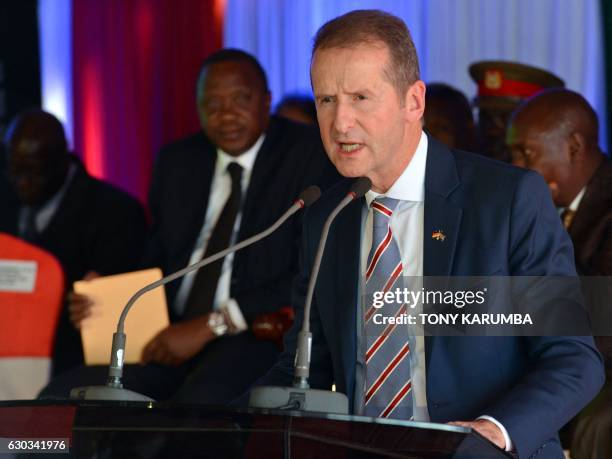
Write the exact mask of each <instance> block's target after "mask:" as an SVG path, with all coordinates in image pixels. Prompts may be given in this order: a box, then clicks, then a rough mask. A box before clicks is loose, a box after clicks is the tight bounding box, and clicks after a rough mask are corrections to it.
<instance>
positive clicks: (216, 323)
mask: <svg viewBox="0 0 612 459" xmlns="http://www.w3.org/2000/svg"><path fill="white" fill-rule="evenodd" d="M208 326H209V327H210V329H211V330H212V332H213V333H214V334H215V335H216V336H221V335H223V334H225V333H226V332H227V325H226V324H225V317H223V314H221V313H219V312H213V313H211V314H210V317H209V318H208Z"/></svg>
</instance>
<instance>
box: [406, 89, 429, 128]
mask: <svg viewBox="0 0 612 459" xmlns="http://www.w3.org/2000/svg"><path fill="white" fill-rule="evenodd" d="M404 104H405V107H406V120H407V121H410V122H417V121H418V122H420V120H421V119H422V118H423V113H424V112H425V83H424V82H423V81H421V80H418V81H415V82H414V83H413V84H412V85H411V86H410V87H409V88H408V91H406V96H405V98H404Z"/></svg>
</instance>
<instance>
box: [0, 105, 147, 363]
mask: <svg viewBox="0 0 612 459" xmlns="http://www.w3.org/2000/svg"><path fill="white" fill-rule="evenodd" d="M6 150H7V151H6V153H7V154H8V158H7V174H8V175H7V177H8V184H9V186H6V190H1V191H0V209H2V211H1V212H0V231H4V232H7V233H9V234H13V235H16V236H19V237H21V238H23V239H26V240H28V241H29V242H31V243H34V244H36V245H39V246H40V247H42V248H44V249H46V250H48V251H49V252H51V253H52V254H53V255H55V256H56V257H57V258H58V260H59V261H60V263H61V265H62V267H63V269H64V272H65V275H66V291H69V290H70V289H71V286H72V284H73V282H75V281H77V280H81V279H83V278H86V277H88V276H91V275H92V274H93V273H100V274H104V275H107V274H116V273H119V272H123V271H126V270H131V269H134V268H136V266H138V263H139V261H140V259H141V257H142V252H143V249H144V243H143V240H144V238H145V234H146V220H145V215H144V211H143V209H142V207H141V206H140V204H139V203H138V202H137V201H136V200H135V199H134V198H132V197H130V196H129V195H127V194H126V193H124V192H122V191H119V190H118V189H116V188H114V187H112V186H110V185H108V184H106V183H104V182H102V181H100V180H96V179H94V178H93V177H91V176H89V175H88V174H87V172H86V171H85V169H84V168H83V166H82V164H81V163H80V162H79V160H78V159H77V158H76V156H74V155H71V154H69V153H68V150H67V146H66V138H65V136H64V130H63V128H62V125H61V123H60V122H59V120H58V119H57V118H55V117H54V116H53V115H51V114H49V113H45V112H43V111H40V110H33V111H29V112H25V113H23V114H21V115H19V116H18V117H17V118H16V119H15V120H14V121H13V122H12V123H11V125H10V126H9V128H8V131H7V134H6ZM0 188H2V187H1V186H0ZM82 363H83V355H82V350H81V338H80V336H79V334H78V332H77V330H75V329H74V327H73V326H72V325H71V324H70V321H69V319H68V310H67V308H65V309H64V310H63V312H62V315H61V317H60V322H59V325H58V330H57V335H56V340H55V349H54V357H53V372H54V373H55V374H57V373H59V372H62V371H66V370H68V369H69V368H72V367H75V366H77V365H80V364H82Z"/></svg>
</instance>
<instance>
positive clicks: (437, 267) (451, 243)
mask: <svg viewBox="0 0 612 459" xmlns="http://www.w3.org/2000/svg"><path fill="white" fill-rule="evenodd" d="M428 142H429V147H428V150H427V165H426V169H425V217H424V226H423V237H424V241H423V276H424V286H425V287H426V284H427V282H426V281H427V276H450V274H451V273H452V269H453V259H454V255H455V249H456V246H457V241H458V237H459V227H460V225H461V215H462V209H461V208H460V207H459V206H458V204H456V203H455V202H453V201H452V200H451V199H450V198H451V194H452V193H453V192H454V191H455V190H456V189H457V188H459V186H460V182H459V176H458V173H457V166H456V162H455V158H454V157H453V154H452V152H451V151H450V150H448V149H447V148H446V147H444V146H443V145H442V144H440V143H438V142H437V141H435V140H434V139H432V138H431V137H428ZM433 338H434V337H433V336H426V337H425V361H426V367H427V369H429V363H430V359H431V355H432V353H433V349H434V346H435V340H434V339H433Z"/></svg>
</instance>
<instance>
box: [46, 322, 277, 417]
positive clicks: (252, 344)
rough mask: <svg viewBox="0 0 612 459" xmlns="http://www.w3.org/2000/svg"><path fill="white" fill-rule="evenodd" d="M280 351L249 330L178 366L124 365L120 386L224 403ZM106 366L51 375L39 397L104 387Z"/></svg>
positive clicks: (165, 397) (178, 398)
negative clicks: (79, 389)
mask: <svg viewBox="0 0 612 459" xmlns="http://www.w3.org/2000/svg"><path fill="white" fill-rule="evenodd" d="M278 353H279V351H278V348H277V347H276V345H275V344H274V343H272V342H270V341H260V340H257V339H255V337H254V336H253V335H252V334H251V333H250V332H244V333H241V334H239V335H235V336H224V337H221V338H219V339H217V340H215V341H213V342H211V343H209V344H208V345H207V346H206V347H205V348H204V349H203V350H202V351H201V352H200V353H199V354H198V355H197V356H195V357H194V358H192V359H191V360H189V361H188V362H186V363H184V364H182V365H179V366H177V367H169V366H165V365H158V364H147V365H126V366H125V367H124V371H123V379H122V382H123V387H125V388H126V389H129V390H132V391H135V392H139V393H141V394H144V395H147V396H149V397H151V398H153V399H155V400H157V401H166V400H173V401H176V402H180V403H200V404H212V405H225V404H227V403H229V402H231V401H232V400H234V399H236V398H237V397H239V396H240V395H241V394H243V393H244V392H245V391H246V390H247V389H248V388H249V387H250V385H251V384H252V383H253V382H254V381H255V380H257V379H258V378H260V377H261V376H263V375H264V374H265V373H266V372H267V371H268V370H269V369H270V367H271V366H272V365H273V364H274V362H276V358H277V357H278ZM107 376H108V367H107V366H101V365H96V366H82V367H78V368H75V369H73V370H70V371H68V372H65V373H62V374H61V375H58V376H57V377H54V378H53V379H52V380H51V382H50V383H49V384H48V385H47V386H46V387H45V388H44V389H43V390H42V391H41V393H40V394H39V398H44V399H63V398H68V397H69V396H70V390H71V389H72V388H74V387H81V386H92V385H103V384H105V383H106V378H107Z"/></svg>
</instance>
